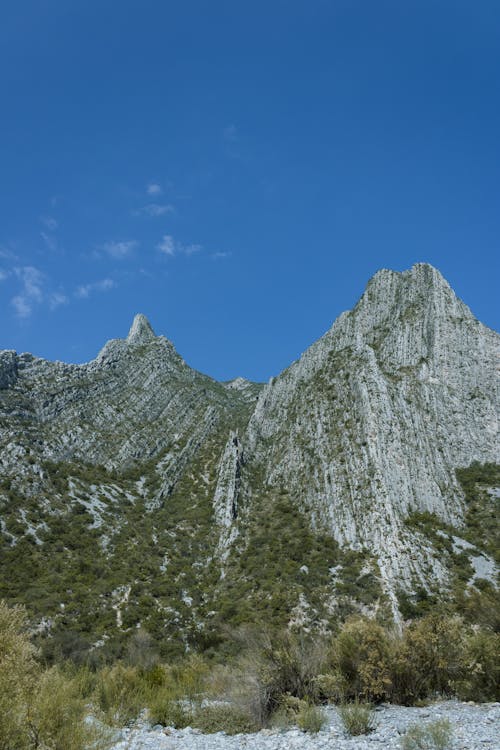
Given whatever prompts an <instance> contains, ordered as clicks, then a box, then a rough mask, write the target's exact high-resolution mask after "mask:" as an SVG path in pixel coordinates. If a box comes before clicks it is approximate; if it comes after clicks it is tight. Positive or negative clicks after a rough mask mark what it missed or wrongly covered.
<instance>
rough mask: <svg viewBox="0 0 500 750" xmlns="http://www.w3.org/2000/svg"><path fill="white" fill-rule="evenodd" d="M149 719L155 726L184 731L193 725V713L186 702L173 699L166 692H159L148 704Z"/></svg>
mask: <svg viewBox="0 0 500 750" xmlns="http://www.w3.org/2000/svg"><path fill="white" fill-rule="evenodd" d="M148 710H149V719H150V720H151V722H152V723H153V724H163V726H166V727H175V728H176V729H183V728H184V727H188V726H191V725H192V723H193V711H192V709H191V707H190V706H189V705H186V703H185V702H183V701H181V700H178V699H175V698H172V697H171V695H170V694H169V693H168V692H167V693H166V692H165V691H161V690H159V691H157V692H156V693H155V694H154V695H153V697H152V698H151V699H150V700H149V702H148Z"/></svg>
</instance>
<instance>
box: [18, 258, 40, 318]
mask: <svg viewBox="0 0 500 750" xmlns="http://www.w3.org/2000/svg"><path fill="white" fill-rule="evenodd" d="M13 272H14V274H15V276H16V277H17V278H18V279H19V281H20V282H21V289H20V291H19V293H18V294H16V295H15V296H14V297H12V299H11V305H12V306H13V307H14V310H15V312H16V315H17V317H18V318H29V316H30V315H31V313H32V312H33V307H34V306H35V305H38V304H40V303H41V302H42V300H43V284H44V275H43V273H42V272H41V271H39V270H38V268H35V267H34V266H17V267H16V268H14V269H13Z"/></svg>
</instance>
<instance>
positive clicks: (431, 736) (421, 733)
mask: <svg viewBox="0 0 500 750" xmlns="http://www.w3.org/2000/svg"><path fill="white" fill-rule="evenodd" d="M452 740H453V732H452V728H451V724H450V722H449V721H448V720H447V719H438V720H437V721H431V722H428V723H427V724H425V725H423V726H420V725H418V724H412V725H411V726H410V727H408V730H407V731H406V734H405V735H404V737H403V739H402V741H401V747H402V750H447V748H450V747H451V743H452Z"/></svg>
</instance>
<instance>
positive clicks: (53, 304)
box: [49, 292, 69, 310]
mask: <svg viewBox="0 0 500 750" xmlns="http://www.w3.org/2000/svg"><path fill="white" fill-rule="evenodd" d="M68 302H69V300H68V298H67V297H66V295H65V294H63V293H62V292H53V293H52V294H51V295H50V297H49V307H50V309H51V310H55V309H56V308H57V307H60V306H61V305H67V304H68Z"/></svg>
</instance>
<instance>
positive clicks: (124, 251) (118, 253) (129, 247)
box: [100, 240, 139, 260]
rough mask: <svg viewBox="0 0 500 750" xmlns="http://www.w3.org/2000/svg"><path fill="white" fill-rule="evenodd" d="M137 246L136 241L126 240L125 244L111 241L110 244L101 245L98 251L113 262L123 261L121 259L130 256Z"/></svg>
mask: <svg viewBox="0 0 500 750" xmlns="http://www.w3.org/2000/svg"><path fill="white" fill-rule="evenodd" d="M138 244H139V243H138V242H137V240H127V241H125V242H124V241H121V242H115V241H113V240H112V241H110V242H105V243H104V244H103V245H101V248H100V249H101V250H102V251H103V252H104V253H106V255H109V256H110V257H111V258H114V259H115V260H123V258H127V257H128V256H129V255H131V253H132V252H133V251H134V249H135V248H136V247H137V245H138Z"/></svg>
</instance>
